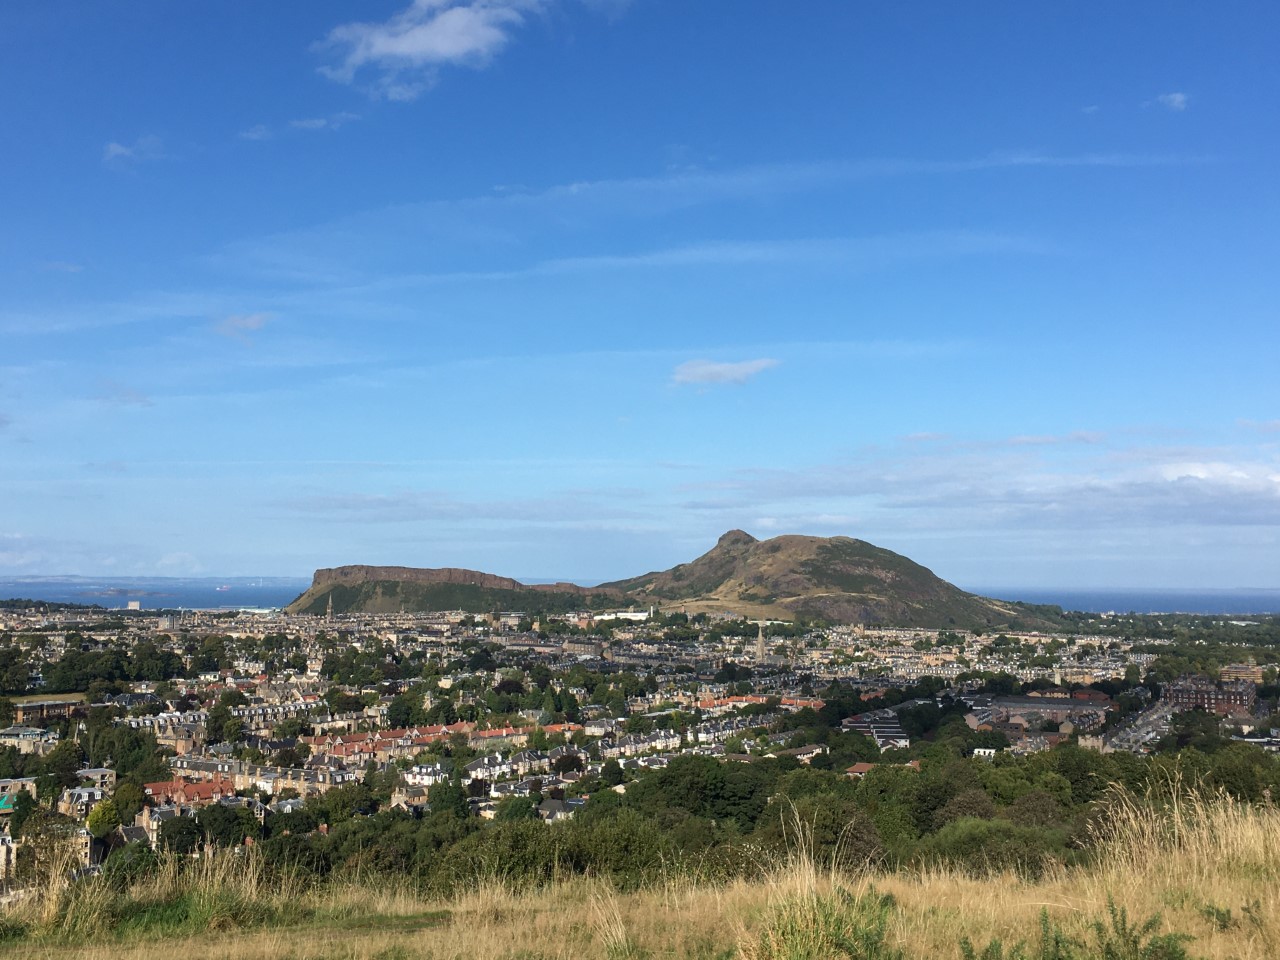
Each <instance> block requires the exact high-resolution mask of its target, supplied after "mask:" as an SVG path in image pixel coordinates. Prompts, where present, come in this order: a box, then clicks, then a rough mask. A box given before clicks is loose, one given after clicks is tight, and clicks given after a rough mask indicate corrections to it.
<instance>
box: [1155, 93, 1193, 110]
mask: <svg viewBox="0 0 1280 960" xmlns="http://www.w3.org/2000/svg"><path fill="white" fill-rule="evenodd" d="M1155 102H1156V103H1158V104H1159V105H1160V106H1162V107H1164V108H1165V109H1166V110H1172V111H1173V112H1174V113H1181V112H1182V111H1183V110H1185V109H1187V95H1186V94H1185V93H1176V92H1175V93H1162V94H1160V96H1158V97H1156V100H1155Z"/></svg>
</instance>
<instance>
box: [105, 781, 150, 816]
mask: <svg viewBox="0 0 1280 960" xmlns="http://www.w3.org/2000/svg"><path fill="white" fill-rule="evenodd" d="M111 799H112V800H114V801H115V805H116V813H117V814H118V815H119V817H120V821H121V822H122V823H133V819H134V817H136V816H137V815H138V814H139V813H140V812H141V811H142V807H143V805H144V804H145V803H146V795H145V794H144V793H143V792H142V786H141V785H140V784H138V783H135V782H134V781H133V780H121V781H119V782H118V783H117V784H116V792H115V794H114V795H113V796H112V798H111Z"/></svg>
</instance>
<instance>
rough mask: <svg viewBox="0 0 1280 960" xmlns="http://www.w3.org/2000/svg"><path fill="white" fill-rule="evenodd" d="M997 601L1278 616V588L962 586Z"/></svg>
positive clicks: (1086, 608)
mask: <svg viewBox="0 0 1280 960" xmlns="http://www.w3.org/2000/svg"><path fill="white" fill-rule="evenodd" d="M965 589H967V590H972V591H973V592H974V593H980V594H982V595H983V596H986V597H998V598H1000V599H1001V600H1020V601H1022V602H1024V603H1047V604H1056V605H1057V606H1060V607H1062V609H1063V610H1079V611H1083V612H1086V613H1192V614H1203V615H1207V616H1212V615H1213V614H1222V615H1224V616H1246V615H1248V614H1267V613H1280V589H1275V590H1264V589H1259V588H1256V587H1255V588H1241V589H1234V590H1189V589H1157V588H1151V587H1146V588H1142V587H1135V588H1132V589H1125V588H1115V589H1106V588H1098V589H1078V588H1077V589H1070V588H1069V589H1061V590H1058V589H1053V588H1051V587H1035V588H1029V587H966V588H965Z"/></svg>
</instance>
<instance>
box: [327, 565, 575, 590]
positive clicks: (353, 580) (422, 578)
mask: <svg viewBox="0 0 1280 960" xmlns="http://www.w3.org/2000/svg"><path fill="white" fill-rule="evenodd" d="M384 580H385V581H395V582H397V583H423V584H428V583H449V584H454V585H468V586H474V587H480V588H481V589H484V590H538V591H545V592H547V593H581V594H584V595H585V594H588V593H599V592H600V591H598V590H594V589H588V588H586V587H580V586H578V585H577V584H576V583H521V582H520V581H519V580H513V579H512V578H511V577H499V576H497V575H496V574H493V573H482V572H481V571H479V570H464V569H462V568H461V567H436V568H428V567H370V566H365V565H363V564H352V565H350V566H345V567H324V568H321V569H319V570H317V571H316V572H315V575H314V576H313V577H312V579H311V589H312V590H315V589H317V588H322V587H328V586H333V585H340V586H346V587H354V586H359V585H360V584H363V583H373V582H377V581H384Z"/></svg>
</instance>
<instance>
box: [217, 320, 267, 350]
mask: <svg viewBox="0 0 1280 960" xmlns="http://www.w3.org/2000/svg"><path fill="white" fill-rule="evenodd" d="M270 321H271V314H269V313H235V314H232V315H231V316H229V317H226V318H224V319H223V320H222V321H221V322H219V323H218V324H217V325H216V326H215V327H214V330H216V331H217V332H218V333H220V334H222V335H223V336H224V337H231V338H232V339H235V340H241V341H244V342H245V343H248V341H249V334H251V333H253V332H255V331H257V330H261V329H262V328H263V327H265V326H266V325H267V324H268V323H269V322H270Z"/></svg>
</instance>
